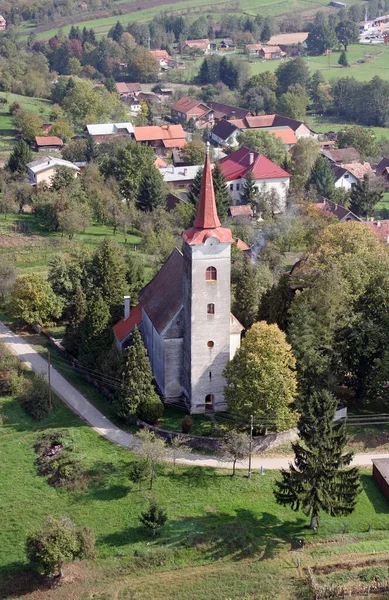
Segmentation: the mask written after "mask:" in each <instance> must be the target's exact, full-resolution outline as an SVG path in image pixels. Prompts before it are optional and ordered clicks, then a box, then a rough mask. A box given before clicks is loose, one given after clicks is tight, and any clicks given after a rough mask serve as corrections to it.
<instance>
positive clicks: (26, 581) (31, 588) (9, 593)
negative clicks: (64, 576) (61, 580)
mask: <svg viewBox="0 0 389 600" xmlns="http://www.w3.org/2000/svg"><path fill="white" fill-rule="evenodd" d="M10 571H11V572H10ZM55 585H57V582H56V581H53V580H51V579H47V577H44V576H42V575H38V574H37V573H35V572H34V571H32V570H31V569H29V568H27V567H26V565H25V564H24V563H12V564H8V565H7V566H6V572H5V568H4V569H0V598H4V599H5V598H8V599H9V598H20V597H21V596H24V595H26V594H30V593H32V592H35V591H38V590H39V591H42V592H44V591H47V590H50V589H51V588H53V587H54V586H55ZM42 597H43V596H42Z"/></svg>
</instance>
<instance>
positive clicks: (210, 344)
mask: <svg viewBox="0 0 389 600" xmlns="http://www.w3.org/2000/svg"><path fill="white" fill-rule="evenodd" d="M214 345H215V342H213V341H212V340H209V342H207V346H208V348H213V347H214Z"/></svg>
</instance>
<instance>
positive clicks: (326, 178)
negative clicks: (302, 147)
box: [307, 156, 335, 200]
mask: <svg viewBox="0 0 389 600" xmlns="http://www.w3.org/2000/svg"><path fill="white" fill-rule="evenodd" d="M310 185H314V186H315V188H316V189H317V193H318V194H319V195H320V196H324V198H328V199H329V200H332V198H333V197H334V195H335V180H334V176H333V175H332V171H331V167H330V163H329V162H328V160H326V159H325V158H324V157H323V156H318V157H317V159H316V161H315V164H314V165H313V167H312V170H311V175H310V177H309V179H308V182H307V187H309V186H310Z"/></svg>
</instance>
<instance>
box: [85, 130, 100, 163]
mask: <svg viewBox="0 0 389 600" xmlns="http://www.w3.org/2000/svg"><path fill="white" fill-rule="evenodd" d="M98 154H99V150H98V145H97V144H96V142H95V140H94V139H93V137H92V136H91V135H88V137H87V139H86V147H85V158H86V160H87V162H91V161H92V160H93V159H95V158H97V156H98Z"/></svg>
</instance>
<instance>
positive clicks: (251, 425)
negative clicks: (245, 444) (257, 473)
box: [248, 415, 254, 479]
mask: <svg viewBox="0 0 389 600" xmlns="http://www.w3.org/2000/svg"><path fill="white" fill-rule="evenodd" d="M253 426H254V417H253V415H250V450H249V472H248V478H249V479H251V454H252V451H253Z"/></svg>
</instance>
